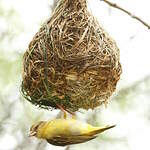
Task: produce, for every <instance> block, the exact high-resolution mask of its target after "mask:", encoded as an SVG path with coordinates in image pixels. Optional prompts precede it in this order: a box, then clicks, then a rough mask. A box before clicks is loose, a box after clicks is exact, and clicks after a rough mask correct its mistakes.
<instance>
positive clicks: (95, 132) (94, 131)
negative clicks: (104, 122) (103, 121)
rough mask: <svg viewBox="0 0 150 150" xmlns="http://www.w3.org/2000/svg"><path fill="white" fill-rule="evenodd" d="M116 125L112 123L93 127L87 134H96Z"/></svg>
mask: <svg viewBox="0 0 150 150" xmlns="http://www.w3.org/2000/svg"><path fill="white" fill-rule="evenodd" d="M115 126H116V125H112V126H106V127H95V129H94V130H93V131H91V132H89V133H88V135H91V136H93V135H97V134H99V133H102V132H104V131H106V130H108V129H111V128H114V127H115Z"/></svg>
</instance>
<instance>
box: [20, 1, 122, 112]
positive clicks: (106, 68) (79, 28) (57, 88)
mask: <svg viewBox="0 0 150 150" xmlns="http://www.w3.org/2000/svg"><path fill="white" fill-rule="evenodd" d="M119 59H120V58H119V49H118V47H117V45H116V43H115V41H114V40H113V39H112V38H111V37H110V36H109V35H108V34H107V32H106V31H105V30H104V29H103V28H102V27H101V26H100V25H99V23H98V22H97V20H96V19H95V18H94V17H93V16H92V15H91V14H90V13H89V11H88V10H87V1H86V0H60V1H59V4H58V5H57V7H56V9H55V11H54V13H53V15H52V17H51V18H50V19H49V20H48V21H47V22H46V23H45V24H44V25H43V26H42V27H41V28H40V30H39V31H38V32H37V33H36V35H35V36H34V38H33V39H32V41H31V42H30V44H29V47H28V49H27V51H26V52H25V54H24V57H23V60H24V64H23V67H24V69H23V82H22V92H23V95H24V97H25V98H26V99H27V100H29V101H30V102H31V103H32V104H35V105H38V106H40V107H41V108H46V109H49V108H58V107H57V106H58V105H61V106H63V107H64V108H65V109H66V110H71V111H77V110H78V109H79V108H83V109H90V108H91V109H94V108H95V107H97V106H99V105H101V104H103V103H105V104H106V102H107V101H108V99H109V98H110V96H111V95H112V93H113V92H114V91H115V89H116V84H117V82H118V80H119V78H120V74H121V65H120V62H119Z"/></svg>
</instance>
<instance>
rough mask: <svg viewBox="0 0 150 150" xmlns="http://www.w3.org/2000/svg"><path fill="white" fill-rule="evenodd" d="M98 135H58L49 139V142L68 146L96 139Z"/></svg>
mask: <svg viewBox="0 0 150 150" xmlns="http://www.w3.org/2000/svg"><path fill="white" fill-rule="evenodd" d="M96 137H97V136H88V135H71V136H63V135H62V136H56V137H53V138H51V139H47V142H48V143H50V144H53V145H57V146H66V145H71V144H79V143H84V142H87V141H90V140H92V139H95V138H96Z"/></svg>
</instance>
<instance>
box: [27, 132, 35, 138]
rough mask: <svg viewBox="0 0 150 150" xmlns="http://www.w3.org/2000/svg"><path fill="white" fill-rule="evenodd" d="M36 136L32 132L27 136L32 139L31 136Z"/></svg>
mask: <svg viewBox="0 0 150 150" xmlns="http://www.w3.org/2000/svg"><path fill="white" fill-rule="evenodd" d="M35 135H36V132H35V131H33V132H30V134H29V136H28V137H32V136H35Z"/></svg>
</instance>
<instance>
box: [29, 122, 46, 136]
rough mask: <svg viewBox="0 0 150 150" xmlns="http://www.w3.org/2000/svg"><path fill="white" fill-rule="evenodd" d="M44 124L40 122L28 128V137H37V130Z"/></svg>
mask: <svg viewBox="0 0 150 150" xmlns="http://www.w3.org/2000/svg"><path fill="white" fill-rule="evenodd" d="M44 123H45V121H40V122H38V123H36V124H34V125H32V126H31V128H30V134H29V137H31V136H37V133H38V130H39V129H40V128H41V126H43V124H44Z"/></svg>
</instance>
